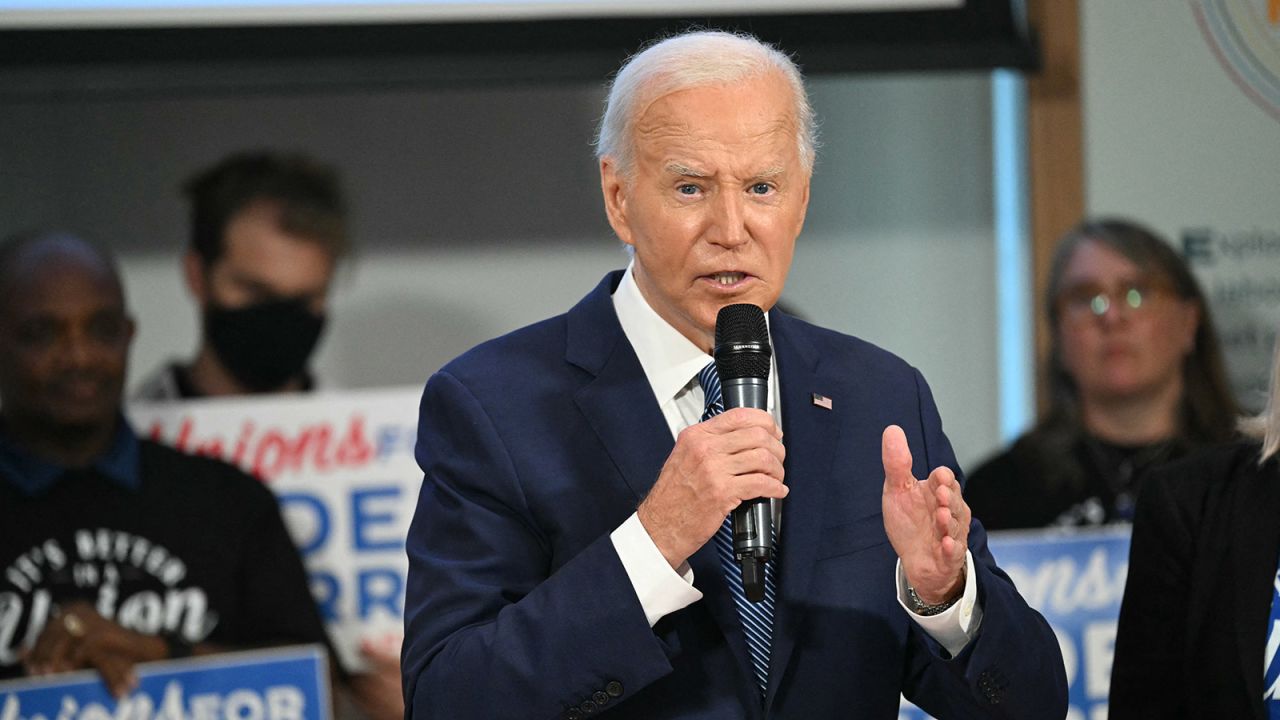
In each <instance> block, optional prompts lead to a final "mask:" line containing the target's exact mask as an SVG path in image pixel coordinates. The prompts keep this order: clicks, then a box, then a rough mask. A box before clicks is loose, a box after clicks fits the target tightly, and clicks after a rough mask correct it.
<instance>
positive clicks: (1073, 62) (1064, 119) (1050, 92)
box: [1027, 0, 1085, 411]
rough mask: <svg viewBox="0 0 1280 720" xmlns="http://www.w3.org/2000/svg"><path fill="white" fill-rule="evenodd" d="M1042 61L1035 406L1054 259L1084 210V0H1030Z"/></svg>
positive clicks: (1031, 103) (1036, 81)
mask: <svg viewBox="0 0 1280 720" xmlns="http://www.w3.org/2000/svg"><path fill="white" fill-rule="evenodd" d="M1028 13H1029V15H1028V17H1029V20H1030V22H1031V26H1032V27H1033V28H1035V30H1036V32H1037V34H1038V35H1039V40H1040V53H1041V59H1042V67H1041V69H1040V71H1039V72H1038V73H1035V74H1033V75H1031V76H1030V78H1029V82H1028V84H1027V114H1028V118H1027V142H1028V144H1029V145H1030V147H1029V148H1028V155H1029V156H1030V165H1031V167H1030V183H1031V188H1030V192H1031V235H1032V243H1033V249H1032V258H1033V265H1034V272H1035V284H1034V287H1035V301H1036V312H1035V318H1036V321H1035V327H1036V331H1035V338H1036V358H1037V361H1036V366H1037V368H1038V369H1039V372H1038V373H1037V377H1038V382H1037V388H1038V391H1037V393H1036V398H1037V402H1036V405H1037V407H1038V408H1040V410H1042V411H1043V410H1044V408H1045V405H1046V400H1047V398H1048V394H1047V392H1046V386H1045V380H1044V378H1045V372H1044V369H1045V366H1046V362H1045V361H1046V359H1047V357H1048V349H1049V338H1050V332H1051V329H1050V328H1049V324H1048V322H1049V321H1048V318H1046V317H1045V316H1044V312H1043V311H1042V299H1043V298H1044V293H1045V286H1046V281H1047V279H1048V276H1049V260H1050V259H1051V258H1052V257H1053V249H1054V246H1055V245H1056V244H1057V241H1058V238H1060V237H1061V236H1062V234H1063V233H1064V232H1066V231H1067V230H1068V229H1070V228H1071V227H1072V226H1073V225H1075V224H1076V223H1077V222H1079V221H1080V218H1081V217H1083V216H1084V212H1085V207H1084V138H1083V131H1082V123H1081V112H1080V10H1079V0H1030V3H1029V5H1028Z"/></svg>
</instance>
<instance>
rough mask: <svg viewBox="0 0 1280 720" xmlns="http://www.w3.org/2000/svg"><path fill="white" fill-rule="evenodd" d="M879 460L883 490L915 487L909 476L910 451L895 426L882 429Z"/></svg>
mask: <svg viewBox="0 0 1280 720" xmlns="http://www.w3.org/2000/svg"><path fill="white" fill-rule="evenodd" d="M880 459H881V462H883V463H884V485H885V490H886V491H889V490H907V489H910V488H911V487H912V486H914V485H915V482H916V479H915V476H913V475H912V474H911V449H910V448H908V447H907V435H906V433H904V432H902V428H900V427H898V426H897V425H890V426H889V427H887V428H885V429H884V435H883V436H881V438H880Z"/></svg>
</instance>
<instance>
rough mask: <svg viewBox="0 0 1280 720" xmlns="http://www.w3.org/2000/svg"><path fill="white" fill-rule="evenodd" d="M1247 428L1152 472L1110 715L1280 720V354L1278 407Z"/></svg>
mask: <svg viewBox="0 0 1280 720" xmlns="http://www.w3.org/2000/svg"><path fill="white" fill-rule="evenodd" d="M1242 429H1243V430H1244V435H1245V436H1246V437H1247V438H1248V439H1247V440H1243V441H1241V442H1236V443H1229V444H1225V445H1222V446H1219V447H1215V448H1208V449H1205V450H1201V451H1198V452H1195V453H1193V454H1192V455H1190V456H1189V457H1186V458H1184V459H1182V460H1180V461H1178V462H1176V463H1171V464H1169V465H1166V466H1164V467H1161V468H1159V469H1158V470H1155V471H1154V472H1152V473H1151V474H1150V476H1149V477H1147V479H1146V482H1145V487H1144V488H1143V491H1142V496H1141V497H1140V499H1139V500H1138V508H1137V515H1136V517H1135V518H1134V521H1133V539H1132V542H1131V544H1130V549H1129V578H1128V581H1127V583H1126V584H1125V589H1124V600H1123V602H1122V603H1121V605H1120V622H1119V625H1118V627H1117V630H1116V641H1115V657H1114V661H1113V663H1112V666H1111V696H1110V701H1109V702H1110V710H1109V712H1110V715H1109V717H1110V718H1111V720H1127V719H1128V718H1162V719H1163V718H1187V719H1188V720H1190V719H1191V718H1259V719H1261V718H1275V717H1280V570H1278V569H1277V565H1278V564H1280V522H1277V521H1276V519H1277V518H1280V464H1278V462H1280V461H1277V455H1280V452H1278V451H1280V353H1277V354H1276V355H1275V356H1274V357H1273V359H1272V367H1271V393H1270V397H1269V398H1268V401H1267V407H1266V409H1265V410H1264V411H1263V412H1262V414H1260V415H1259V416H1257V417H1255V418H1250V419H1247V420H1246V421H1245V422H1244V423H1243V424H1242Z"/></svg>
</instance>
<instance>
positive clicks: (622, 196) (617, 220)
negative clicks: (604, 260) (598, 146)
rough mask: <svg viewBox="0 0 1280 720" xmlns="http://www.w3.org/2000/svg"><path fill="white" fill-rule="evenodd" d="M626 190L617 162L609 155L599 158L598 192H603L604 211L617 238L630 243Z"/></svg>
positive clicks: (625, 181) (625, 183)
mask: <svg viewBox="0 0 1280 720" xmlns="http://www.w3.org/2000/svg"><path fill="white" fill-rule="evenodd" d="M628 190H629V187H628V185H627V179H626V178H625V177H623V175H622V172H621V171H620V170H619V169H618V163H617V162H616V161H615V160H614V159H613V158H611V157H609V156H605V157H602V158H600V192H601V193H603V194H604V213H605V215H606V216H608V218H609V225H610V226H611V227H612V228H613V232H614V234H616V235H617V236H618V239H619V240H621V241H622V242H624V243H626V244H628V245H632V242H631V223H630V221H629V220H628V216H627V198H628Z"/></svg>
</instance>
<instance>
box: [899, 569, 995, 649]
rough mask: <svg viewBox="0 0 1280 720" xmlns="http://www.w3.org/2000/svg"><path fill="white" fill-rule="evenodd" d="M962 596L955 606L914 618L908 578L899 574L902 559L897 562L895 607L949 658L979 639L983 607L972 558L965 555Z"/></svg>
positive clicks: (901, 573)
mask: <svg viewBox="0 0 1280 720" xmlns="http://www.w3.org/2000/svg"><path fill="white" fill-rule="evenodd" d="M964 571H965V572H964V593H963V594H962V595H961V596H960V599H959V600H958V601H956V603H955V604H954V605H952V606H951V607H949V608H947V609H946V610H943V611H942V612H940V613H938V614H937V615H928V616H926V615H917V614H915V613H914V612H911V608H910V607H908V605H907V602H906V600H907V574H906V573H904V572H903V571H902V559H901V558H899V559H898V570H897V579H898V604H899V605H901V606H902V609H903V610H906V611H907V616H908V617H910V618H911V619H912V620H914V621H915V622H916V624H917V625H919V626H920V629H922V630H924V631H925V632H926V633H928V635H929V637H931V638H933V639H934V640H937V641H938V644H939V645H941V646H942V647H944V648H946V649H947V652H949V653H951V657H955V656H956V655H959V654H960V651H961V650H964V647H965V646H966V645H968V644H969V641H970V640H973V639H974V638H975V637H977V636H978V626H980V625H981V624H982V605H981V604H980V603H979V602H978V580H977V576H978V573H977V572H975V571H974V569H973V554H972V553H970V552H969V551H968V550H965V551H964Z"/></svg>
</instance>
